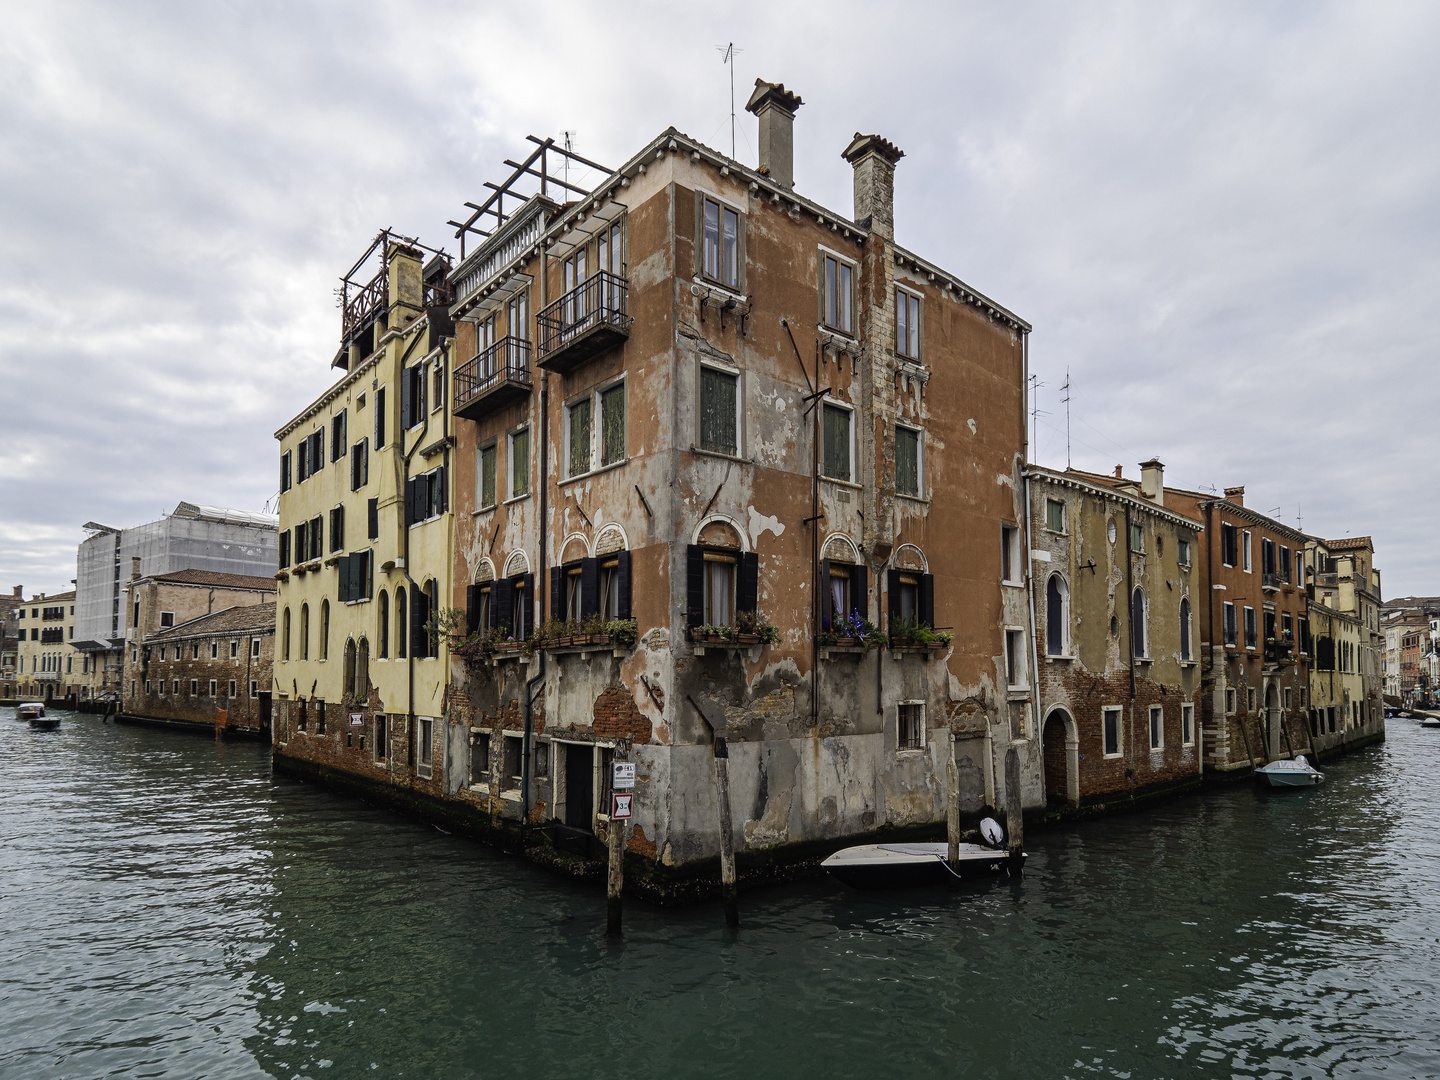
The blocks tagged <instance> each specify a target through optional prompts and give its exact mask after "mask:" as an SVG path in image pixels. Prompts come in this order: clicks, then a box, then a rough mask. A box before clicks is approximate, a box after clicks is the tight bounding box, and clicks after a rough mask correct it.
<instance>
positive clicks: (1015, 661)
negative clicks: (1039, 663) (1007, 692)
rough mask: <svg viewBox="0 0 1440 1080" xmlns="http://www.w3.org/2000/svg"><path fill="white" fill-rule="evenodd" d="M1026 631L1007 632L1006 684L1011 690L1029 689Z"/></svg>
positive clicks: (1012, 630) (1010, 630)
mask: <svg viewBox="0 0 1440 1080" xmlns="http://www.w3.org/2000/svg"><path fill="white" fill-rule="evenodd" d="M1025 669H1026V664H1025V631H1024V630H1021V629H1007V630H1006V631H1005V682H1006V684H1007V685H1008V686H1009V687H1010V689H1011V690H1024V689H1026V688H1027V682H1026V678H1025Z"/></svg>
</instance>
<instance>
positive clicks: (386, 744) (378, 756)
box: [374, 713, 390, 761]
mask: <svg viewBox="0 0 1440 1080" xmlns="http://www.w3.org/2000/svg"><path fill="white" fill-rule="evenodd" d="M389 728H390V723H389V718H388V717H386V715H385V714H384V713H377V714H376V715H375V735H374V739H375V760H376V761H384V760H385V758H386V757H387V756H388V755H389V753H390V732H389Z"/></svg>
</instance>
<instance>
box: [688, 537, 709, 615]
mask: <svg viewBox="0 0 1440 1080" xmlns="http://www.w3.org/2000/svg"><path fill="white" fill-rule="evenodd" d="M704 620H705V550H704V549H703V548H702V547H700V545H698V544H687V545H686V546H685V625H686V626H699V625H700V624H701V623H702V622H704Z"/></svg>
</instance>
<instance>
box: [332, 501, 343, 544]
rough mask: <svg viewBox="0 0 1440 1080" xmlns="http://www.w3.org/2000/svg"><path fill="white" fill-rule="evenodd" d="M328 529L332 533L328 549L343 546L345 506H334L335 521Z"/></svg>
mask: <svg viewBox="0 0 1440 1080" xmlns="http://www.w3.org/2000/svg"><path fill="white" fill-rule="evenodd" d="M330 531H331V533H332V535H331V537H330V550H331V551H334V550H336V549H337V548H343V547H344V546H345V507H343V506H337V507H336V508H335V523H334V524H333V525H332V526H331V529H330Z"/></svg>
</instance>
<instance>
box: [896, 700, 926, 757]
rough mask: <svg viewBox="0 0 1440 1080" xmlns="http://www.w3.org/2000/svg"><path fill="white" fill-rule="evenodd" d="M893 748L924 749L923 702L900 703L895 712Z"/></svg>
mask: <svg viewBox="0 0 1440 1080" xmlns="http://www.w3.org/2000/svg"><path fill="white" fill-rule="evenodd" d="M895 719H896V724H895V748H896V749H897V750H923V749H924V748H925V703H924V702H923V701H902V702H901V703H900V705H899V706H898V708H897V711H896V717H895Z"/></svg>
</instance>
